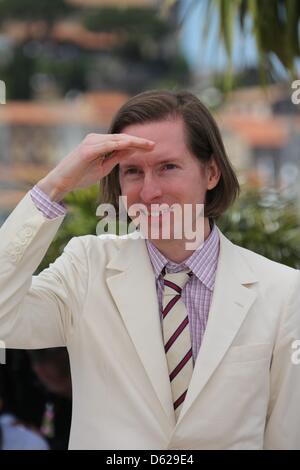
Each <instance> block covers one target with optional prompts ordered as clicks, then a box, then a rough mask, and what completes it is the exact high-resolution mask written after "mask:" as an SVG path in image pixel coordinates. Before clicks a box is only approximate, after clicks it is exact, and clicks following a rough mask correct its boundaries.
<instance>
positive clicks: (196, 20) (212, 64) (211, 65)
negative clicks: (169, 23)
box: [181, 0, 257, 71]
mask: <svg viewBox="0 0 300 470" xmlns="http://www.w3.org/2000/svg"><path fill="white" fill-rule="evenodd" d="M208 1H210V0H208ZM191 2H192V0H182V2H181V15H183V14H185V12H186V11H187V9H188V7H189V5H190V3H191ZM206 2H207V0H198V1H197V2H196V7H194V8H193V9H192V10H191V12H190V14H189V15H188V17H187V20H186V22H185V23H184V26H183V29H182V33H181V45H182V49H183V52H184V54H185V56H186V58H187V60H188V62H189V64H190V65H191V66H192V67H193V68H194V69H196V70H203V69H206V70H207V71H212V70H222V69H224V68H225V67H226V53H225V51H224V48H223V47H222V45H221V42H220V40H219V37H218V15H217V14H213V15H212V17H211V19H210V24H209V25H208V26H207V25H206V27H207V29H208V34H207V36H206V37H204V35H203V32H201V31H203V29H204V26H205V24H206V23H205V22H206V21H207V20H208V19H207V16H206V14H205V4H206ZM248 29H249V32H248V34H246V36H242V35H241V33H240V31H239V28H238V24H237V25H236V34H235V41H234V47H233V63H234V66H235V67H236V68H240V67H244V66H246V65H253V64H255V63H256V59H257V54H256V46H255V41H254V39H253V36H252V34H251V31H250V25H248Z"/></svg>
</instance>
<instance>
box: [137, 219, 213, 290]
mask: <svg viewBox="0 0 300 470" xmlns="http://www.w3.org/2000/svg"><path fill="white" fill-rule="evenodd" d="M146 245H147V248H148V253H149V256H150V260H151V263H152V266H153V270H154V274H155V278H156V279H158V277H159V276H160V274H161V272H162V270H163V268H166V270H167V271H168V272H178V271H182V270H183V269H186V268H189V269H190V270H191V271H193V274H195V276H196V277H197V278H198V279H199V281H201V282H202V283H203V284H204V285H205V286H206V287H207V288H208V289H209V290H211V291H212V290H213V288H214V284H215V274H216V269H217V262H218V258H219V249H220V248H219V245H220V239H219V234H218V230H217V227H216V225H213V228H212V230H211V232H210V234H209V236H208V237H207V239H206V240H205V241H204V243H203V245H202V246H201V248H200V249H199V250H196V251H194V252H193V253H192V254H191V256H189V257H188V258H187V259H186V260H184V261H183V262H182V263H174V262H173V261H170V260H169V259H168V258H166V257H165V256H164V255H163V254H162V253H161V252H160V251H159V250H158V248H156V246H154V245H153V243H151V241H150V240H146Z"/></svg>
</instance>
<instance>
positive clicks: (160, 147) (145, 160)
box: [119, 119, 218, 225]
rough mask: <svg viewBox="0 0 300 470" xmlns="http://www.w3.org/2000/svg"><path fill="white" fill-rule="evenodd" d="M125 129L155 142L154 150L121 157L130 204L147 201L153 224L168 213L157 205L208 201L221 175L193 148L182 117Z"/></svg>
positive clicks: (122, 178) (122, 177)
mask: <svg viewBox="0 0 300 470" xmlns="http://www.w3.org/2000/svg"><path fill="white" fill-rule="evenodd" d="M122 132H123V133H126V134H131V135H135V136H138V137H144V138H147V139H150V140H153V141H154V142H155V146H154V148H153V150H150V151H149V150H147V151H140V150H130V151H126V152H124V154H123V155H122V157H121V159H120V164H119V179H120V186H121V192H122V196H127V207H128V208H129V207H130V206H131V205H132V204H143V205H144V206H146V208H147V209H148V215H147V217H148V223H149V225H151V224H152V225H154V224H161V222H162V220H163V219H164V217H165V216H166V213H164V212H159V213H158V212H157V210H155V211H154V210H153V205H158V204H159V205H160V204H166V205H167V206H168V207H171V206H172V205H173V204H177V205H178V204H179V205H180V206H181V207H182V208H183V207H184V205H185V204H190V205H192V206H193V207H195V205H196V204H203V203H204V201H205V194H206V191H207V189H211V188H212V187H214V186H215V185H216V184H217V181H218V178H217V177H215V178H214V175H213V174H212V172H211V170H210V169H209V167H204V165H202V164H201V163H200V162H199V160H197V158H196V157H195V156H194V155H192V154H191V153H190V152H189V150H188V148H187V146H186V144H185V136H184V125H183V121H182V120H181V119H177V120H165V121H161V122H153V123H146V124H133V125H130V126H127V127H126V128H125V129H123V130H122ZM151 206H152V212H151Z"/></svg>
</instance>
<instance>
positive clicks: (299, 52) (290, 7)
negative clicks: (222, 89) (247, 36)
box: [163, 0, 300, 79]
mask: <svg viewBox="0 0 300 470" xmlns="http://www.w3.org/2000/svg"><path fill="white" fill-rule="evenodd" d="M178 1H179V0H164V2H163V8H164V9H166V8H167V9H170V8H171V7H172V6H173V5H174V4H176V3H178ZM198 3H199V0H192V6H191V8H190V9H189V14H193V8H192V7H193V5H194V6H196V5H198ZM203 5H204V6H205V8H206V11H205V12H204V13H203V14H204V15H205V16H206V17H208V18H211V17H212V12H216V13H217V15H218V18H219V33H220V38H221V40H222V42H223V44H224V47H225V50H226V52H227V55H228V68H229V72H230V73H231V58H232V49H233V48H232V45H233V41H234V40H235V30H236V22H237V20H238V22H239V25H240V29H241V31H242V33H246V32H247V30H248V19H250V20H251V24H252V33H253V36H254V39H255V41H256V46H257V51H258V54H259V62H260V67H261V74H262V78H264V79H265V73H264V67H265V64H266V62H268V59H270V58H272V56H273V55H275V56H276V57H277V58H278V59H279V60H280V62H281V63H282V64H283V66H284V67H285V68H286V69H287V70H288V71H290V72H291V73H294V66H295V61H296V59H299V56H300V35H299V26H300V2H299V0H203ZM209 24H210V23H208V26H209ZM205 31H207V27H206V29H205Z"/></svg>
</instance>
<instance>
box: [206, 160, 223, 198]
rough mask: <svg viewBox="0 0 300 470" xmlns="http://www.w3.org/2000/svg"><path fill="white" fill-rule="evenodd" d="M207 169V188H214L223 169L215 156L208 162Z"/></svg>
mask: <svg viewBox="0 0 300 470" xmlns="http://www.w3.org/2000/svg"><path fill="white" fill-rule="evenodd" d="M206 170H207V173H206V174H207V190H210V189H213V188H214V187H215V186H217V184H218V182H219V180H220V178H221V171H220V168H219V166H218V164H217V163H216V160H215V158H214V157H213V156H212V157H211V159H210V161H209V162H208V164H207V167H206Z"/></svg>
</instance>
